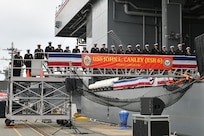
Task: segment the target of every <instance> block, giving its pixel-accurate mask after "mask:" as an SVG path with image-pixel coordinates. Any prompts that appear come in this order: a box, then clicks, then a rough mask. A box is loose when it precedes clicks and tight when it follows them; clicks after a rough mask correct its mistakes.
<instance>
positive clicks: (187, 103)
mask: <svg viewBox="0 0 204 136" xmlns="http://www.w3.org/2000/svg"><path fill="white" fill-rule="evenodd" d="M203 106H204V82H200V83H195V84H193V86H192V87H191V88H190V89H189V90H188V91H187V92H186V93H185V94H184V96H183V97H182V98H181V99H180V100H179V101H178V102H177V103H175V104H173V105H172V106H170V107H168V108H166V109H165V110H164V112H163V114H167V115H170V119H171V124H172V125H171V126H172V131H176V132H177V133H181V134H184V135H188V136H203V135H204V129H203V128H204V108H203Z"/></svg>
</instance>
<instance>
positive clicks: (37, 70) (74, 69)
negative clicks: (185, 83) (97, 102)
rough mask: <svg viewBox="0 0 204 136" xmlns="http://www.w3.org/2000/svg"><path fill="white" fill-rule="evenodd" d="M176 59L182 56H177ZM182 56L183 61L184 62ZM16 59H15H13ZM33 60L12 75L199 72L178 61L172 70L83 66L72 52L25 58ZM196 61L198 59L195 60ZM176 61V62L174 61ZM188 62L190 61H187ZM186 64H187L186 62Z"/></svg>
mask: <svg viewBox="0 0 204 136" xmlns="http://www.w3.org/2000/svg"><path fill="white" fill-rule="evenodd" d="M175 58H176V59H175V60H178V58H181V56H178V57H175ZM186 58H187V59H188V58H189V59H191V60H192V58H193V59H194V58H195V57H192V56H191V57H186V56H185V59H186ZM182 59H184V57H182V58H181V61H182V63H183V62H184V61H183V60H182ZM13 61H15V59H14V60H13ZM25 61H31V67H26V66H25V64H24V63H23V64H22V66H20V67H15V66H14V65H12V66H11V69H10V71H11V72H10V73H11V74H10V75H11V76H12V77H16V76H15V75H14V71H15V70H17V69H19V70H21V74H20V75H19V77H24V78H28V77H41V78H42V77H57V78H60V77H62V78H65V77H147V76H152V77H164V76H168V77H181V76H182V74H188V75H190V76H192V77H195V76H196V75H197V74H198V70H197V65H196V63H194V62H193V63H194V65H193V66H190V65H187V66H186V67H183V65H182V64H179V62H178V61H177V62H176V63H175V66H174V67H173V68H172V69H171V70H157V69H156V70H155V69H130V68H124V69H119V68H82V66H81V63H82V58H81V54H70V53H48V54H47V58H45V59H32V60H23V62H25ZM195 61H196V60H195ZM173 63H174V62H173ZM185 63H188V61H185ZM185 65H186V64H185Z"/></svg>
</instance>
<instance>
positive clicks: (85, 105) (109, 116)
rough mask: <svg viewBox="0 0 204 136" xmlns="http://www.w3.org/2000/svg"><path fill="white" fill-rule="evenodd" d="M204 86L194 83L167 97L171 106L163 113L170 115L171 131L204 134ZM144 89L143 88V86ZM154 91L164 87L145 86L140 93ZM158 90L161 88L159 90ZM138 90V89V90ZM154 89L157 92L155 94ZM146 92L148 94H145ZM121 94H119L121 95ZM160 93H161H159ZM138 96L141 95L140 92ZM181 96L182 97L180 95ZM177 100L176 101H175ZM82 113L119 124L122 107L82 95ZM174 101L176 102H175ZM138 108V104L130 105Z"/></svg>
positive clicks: (130, 93)
mask: <svg viewBox="0 0 204 136" xmlns="http://www.w3.org/2000/svg"><path fill="white" fill-rule="evenodd" d="M202 88H204V82H202V83H194V84H193V85H192V86H191V87H189V88H188V90H186V91H187V92H184V93H183V94H182V95H179V96H178V95H177V96H176V97H177V98H178V99H177V98H176V97H175V96H173V97H172V96H171V97H169V98H170V99H168V100H169V103H170V101H174V102H172V104H173V105H172V106H170V107H167V108H166V109H165V111H164V112H163V114H165V115H166V114H167V115H170V119H171V125H172V131H176V132H178V133H181V134H186V135H192V136H201V135H202V134H204V129H203V126H204V116H203V115H204V109H203V108H202V105H204V99H203V96H204V92H203V90H202ZM143 89H144V88H143ZM148 89H151V92H154V95H159V93H161V92H163V91H164V89H163V88H162V87H154V88H152V87H151V88H146V89H144V90H143V92H142V93H144V94H146V95H145V96H148V95H149V96H152V94H151V93H149V94H148V92H149V90H148ZM158 90H162V91H161V92H160V91H158ZM123 91H124V93H123V94H122V95H123V96H124V98H127V97H128V98H129V97H135V96H137V95H138V93H135V92H134V93H133V91H135V90H131V89H130V90H129V89H128V90H123ZM138 91H139V90H138ZM155 91H158V93H156V94H155ZM100 93H101V94H103V93H105V94H106V95H107V94H108V95H111V96H115V97H118V95H119V94H118V93H116V92H111V91H109V92H100ZM144 94H143V95H144ZM147 94H148V95H147ZM122 95H121V96H122ZM160 95H161V94H160ZM140 96H142V95H141V94H140ZM182 96H183V97H182ZM177 100H178V102H177ZM81 102H82V105H81V107H82V113H83V114H85V115H86V116H88V117H90V118H94V119H97V120H100V121H105V122H111V123H116V124H119V122H120V120H119V112H120V111H121V110H123V109H121V108H117V107H110V106H103V105H101V104H98V103H95V102H93V101H91V100H89V99H87V98H86V97H84V96H82V99H81ZM175 102H176V103H175ZM131 106H135V108H138V105H137V104H135V105H131ZM135 113H138V114H139V112H131V111H130V114H129V115H130V116H129V118H128V125H130V126H132V118H131V115H132V114H135Z"/></svg>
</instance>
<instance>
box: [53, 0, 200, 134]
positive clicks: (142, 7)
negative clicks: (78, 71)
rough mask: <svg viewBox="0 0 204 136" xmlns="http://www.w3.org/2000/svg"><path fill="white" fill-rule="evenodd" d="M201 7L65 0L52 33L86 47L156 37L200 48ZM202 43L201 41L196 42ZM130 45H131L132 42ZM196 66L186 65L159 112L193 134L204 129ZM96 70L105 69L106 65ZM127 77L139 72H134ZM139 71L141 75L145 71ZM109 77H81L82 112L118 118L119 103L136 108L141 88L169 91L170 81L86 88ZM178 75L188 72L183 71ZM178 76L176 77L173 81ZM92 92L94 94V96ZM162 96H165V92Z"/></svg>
mask: <svg viewBox="0 0 204 136" xmlns="http://www.w3.org/2000/svg"><path fill="white" fill-rule="evenodd" d="M203 7H204V3H203V1H200V0H184V1H180V0H154V1H151V0H146V1H142V0H107V1H106V0H80V1H75V0H66V1H64V2H63V3H62V5H61V6H60V8H59V10H58V11H57V13H56V17H55V35H56V36H58V37H76V38H78V41H79V43H80V44H79V45H83V46H84V45H87V49H88V50H90V49H91V48H92V45H93V44H94V43H97V46H99V48H100V46H101V45H102V44H105V45H106V46H107V48H108V49H111V45H115V47H116V48H118V45H120V44H122V45H123V48H124V49H125V48H126V45H128V44H132V45H136V44H137V43H140V45H141V47H144V45H145V44H146V43H148V44H149V45H150V46H151V45H153V44H154V43H158V44H159V48H161V47H162V46H163V45H165V46H166V47H167V48H168V49H169V47H170V46H171V45H174V46H176V45H177V44H178V43H183V47H184V48H186V47H187V46H189V47H190V48H191V49H192V50H196V53H197V52H199V51H200V52H201V51H202V50H201V47H202V46H198V47H200V48H198V49H196V46H195V43H194V39H195V37H197V36H198V35H200V34H202V33H203V26H204V25H203V12H202V11H203V10H202V9H203ZM201 44H203V43H202V42H200V45H201ZM132 47H133V50H134V49H135V48H136V47H134V46H132ZM196 59H197V60H199V61H198V62H202V59H203V56H202V53H200V54H199V55H198V56H197V58H196ZM197 65H198V69H199V73H200V76H201V77H202V70H200V69H202V65H200V64H199V63H198V64H196V66H197ZM196 68H197V67H196ZM196 68H195V69H194V70H193V72H192V71H191V72H190V71H188V72H190V73H188V76H190V82H186V80H183V82H182V83H181V84H179V85H177V87H178V88H182V89H178V92H177V93H175V94H173V95H172V96H173V98H171V97H169V98H171V99H170V101H169V102H168V101H166V103H165V104H166V105H168V107H167V108H166V109H165V111H164V112H163V114H169V115H170V119H171V122H172V123H171V125H172V131H177V132H178V133H181V134H184V135H192V136H199V135H203V134H204V130H203V129H202V128H203V126H204V121H203V115H204V110H203V109H202V105H203V93H202V88H203V85H204V84H203V80H202V79H200V78H198V79H197V78H196V76H198V75H199V74H198V75H197V74H195V73H196V71H197V72H198V70H196ZM185 70H186V69H185ZM185 70H184V72H181V71H180V70H179V71H177V72H181V73H182V74H185ZM126 71H128V69H127V70H126ZM141 71H142V70H141ZM99 72H100V73H103V72H104V71H99ZM113 72H114V71H113ZM136 72H138V71H135V73H136ZM150 73H151V72H150ZM127 74H129V73H127ZM130 76H131V72H130V75H129V77H130ZM131 77H132V78H139V77H138V76H135V77H133V76H131ZM140 77H141V78H145V77H146V76H140ZM168 77H169V76H166V77H164V78H168ZM170 77H172V75H171V76H170ZM107 78H110V77H107V75H106V74H105V73H104V78H103V79H99V78H97V77H95V78H91V79H90V78H88V77H87V78H85V79H84V83H85V84H86V85H87V87H85V88H84V90H89V91H84V94H82V95H84V96H82V97H81V105H80V106H79V107H81V111H82V113H83V114H85V115H87V116H89V117H92V118H96V119H98V120H102V121H107V122H112V123H118V121H119V117H118V116H117V115H118V112H119V111H120V110H122V109H121V108H124V109H127V110H129V111H130V115H131V114H132V113H135V112H137V111H139V110H138V108H137V107H138V106H137V103H136V101H137V100H136V99H135V98H139V97H141V96H142V94H141V95H140V93H141V92H143V90H145V91H146V92H148V90H149V92H154V91H155V92H157V93H156V95H157V96H159V93H161V92H160V90H161V91H163V92H165V91H167V92H169V93H172V91H169V90H168V89H167V88H165V87H169V84H168V85H165V87H163V86H151V87H150V86H143V87H142V88H141V87H135V86H134V88H131V87H130V88H125V89H121V90H114V86H109V87H105V89H101V88H95V89H91V91H90V88H89V89H87V88H88V85H90V84H94V83H95V82H96V81H100V80H104V79H107ZM148 78H154V79H156V78H160V76H158V77H157V76H153V77H152V75H151V76H149V77H148ZM173 78H175V77H173ZM182 78H186V77H185V76H183V77H182ZM182 78H181V77H180V78H175V82H177V81H179V80H180V79H182ZM119 80H125V79H121V78H120V79H119ZM88 81H90V82H88ZM115 82H117V81H115ZM113 84H114V83H113ZM170 87H171V86H170ZM183 87H184V88H186V89H184V88H183ZM135 90H138V92H140V91H141V92H140V93H139V94H137V95H135V96H134V95H132V92H133V91H135ZM139 90H140V91H139ZM174 90H177V89H174ZM145 91H144V92H145ZM119 92H121V95H119ZM147 94H148V93H147ZM150 94H151V93H150ZM150 94H149V95H150ZM176 94H177V95H176ZM178 94H179V95H178ZM151 95H152V94H151ZM174 95H176V96H174ZM107 96H108V97H107ZM117 97H120V98H122V100H121V101H119V100H118V99H114V98H117ZM93 98H97V99H95V100H93ZM102 98H103V99H105V101H103V99H102ZM126 98H131V100H132V101H131V102H135V103H134V104H133V105H132V106H130V105H129V106H128V105H125V104H127V101H128V100H127V99H126ZM132 98H133V99H132ZM162 99H163V100H164V98H162ZM176 101H177V102H176ZM175 102H176V103H175ZM109 103H110V104H109ZM113 106H116V107H113ZM130 107H132V108H130ZM131 124H132V123H131V118H129V125H131Z"/></svg>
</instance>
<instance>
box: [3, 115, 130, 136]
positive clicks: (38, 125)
mask: <svg viewBox="0 0 204 136" xmlns="http://www.w3.org/2000/svg"><path fill="white" fill-rule="evenodd" d="M4 121H5V119H4V118H1V119H0V131H1V134H4V135H5V136H27V135H29V136H37V135H39V136H53V135H54V136H68V135H69V136H78V135H82V134H83V135H85V136H132V129H131V128H129V129H126V130H121V129H120V127H119V126H117V125H115V124H109V123H103V122H98V121H95V120H92V121H83V122H82V121H76V122H75V121H74V122H73V124H75V126H76V128H77V129H78V130H79V131H80V132H81V133H76V132H75V130H74V129H73V128H72V129H70V128H69V127H62V126H60V125H58V124H57V123H56V122H55V121H52V122H51V123H43V122H42V121H41V120H37V121H36V120H33V121H27V122H25V121H15V125H14V126H6V125H5V123H4ZM58 130H59V131H58ZM55 132H56V133H55Z"/></svg>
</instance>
